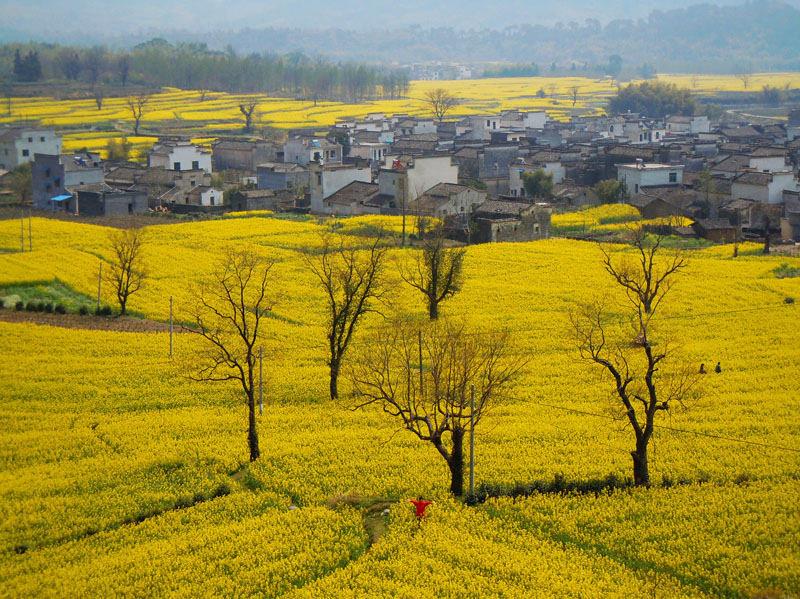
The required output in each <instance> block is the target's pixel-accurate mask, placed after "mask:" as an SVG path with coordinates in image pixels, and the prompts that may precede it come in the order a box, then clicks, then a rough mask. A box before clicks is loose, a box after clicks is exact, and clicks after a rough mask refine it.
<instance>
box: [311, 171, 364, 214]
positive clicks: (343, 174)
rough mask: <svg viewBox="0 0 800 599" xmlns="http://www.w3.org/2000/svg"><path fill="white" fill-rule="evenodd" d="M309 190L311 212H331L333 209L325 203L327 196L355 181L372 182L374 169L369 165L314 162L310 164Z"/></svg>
mask: <svg viewBox="0 0 800 599" xmlns="http://www.w3.org/2000/svg"><path fill="white" fill-rule="evenodd" d="M308 170H309V176H310V180H309V183H310V184H309V191H310V195H311V212H314V213H316V214H330V213H331V211H332V209H331V207H330V206H326V205H325V203H324V200H325V198H327V197H329V196H331V195H333V194H334V193H336V192H337V191H339V190H340V189H342V188H343V187H344V186H346V185H349V184H350V183H352V182H353V181H361V182H362V183H370V182H371V181H372V169H371V168H370V167H368V166H358V165H355V164H326V165H320V164H317V163H314V162H310V163H309V164H308Z"/></svg>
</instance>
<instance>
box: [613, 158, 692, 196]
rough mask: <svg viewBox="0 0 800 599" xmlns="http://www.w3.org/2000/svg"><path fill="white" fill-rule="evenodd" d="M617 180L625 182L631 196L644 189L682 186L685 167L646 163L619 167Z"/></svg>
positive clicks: (640, 162) (639, 162)
mask: <svg viewBox="0 0 800 599" xmlns="http://www.w3.org/2000/svg"><path fill="white" fill-rule="evenodd" d="M617 180H618V181H624V182H625V184H626V185H627V186H628V191H629V192H630V193H631V194H637V193H639V190H640V189H641V188H642V187H656V186H661V185H680V184H681V183H682V182H683V166H682V165H677V164H675V165H673V164H658V163H645V162H644V161H642V160H638V161H637V162H636V163H635V164H619V165H617Z"/></svg>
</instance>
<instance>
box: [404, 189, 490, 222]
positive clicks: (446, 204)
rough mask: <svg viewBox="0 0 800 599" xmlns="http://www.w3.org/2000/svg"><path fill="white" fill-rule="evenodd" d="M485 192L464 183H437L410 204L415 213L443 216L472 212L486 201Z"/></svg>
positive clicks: (464, 214)
mask: <svg viewBox="0 0 800 599" xmlns="http://www.w3.org/2000/svg"><path fill="white" fill-rule="evenodd" d="M486 197H487V194H486V192H485V191H480V190H477V189H474V188H472V187H468V186H466V185H457V184H454V183H439V184H438V185H434V186H433V187H432V188H431V189H429V190H427V191H426V192H425V193H424V194H422V195H421V196H420V197H418V198H417V199H416V200H415V201H414V202H413V203H412V204H411V206H410V207H411V210H412V212H414V213H415V214H421V215H424V216H433V217H435V218H444V217H446V216H464V217H467V216H469V215H470V214H472V211H473V209H474V208H475V207H477V206H480V205H481V204H483V203H484V202H485V201H486Z"/></svg>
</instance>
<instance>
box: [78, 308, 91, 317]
mask: <svg viewBox="0 0 800 599" xmlns="http://www.w3.org/2000/svg"><path fill="white" fill-rule="evenodd" d="M88 313H89V308H87V307H86V306H81V307H80V308H79V309H78V314H80V315H81V316H86V315H87V314H88Z"/></svg>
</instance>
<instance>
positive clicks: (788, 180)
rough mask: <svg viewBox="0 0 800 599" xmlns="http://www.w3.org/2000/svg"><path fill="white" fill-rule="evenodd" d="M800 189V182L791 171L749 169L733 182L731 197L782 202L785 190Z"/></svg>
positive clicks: (768, 202)
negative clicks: (767, 171)
mask: <svg viewBox="0 0 800 599" xmlns="http://www.w3.org/2000/svg"><path fill="white" fill-rule="evenodd" d="M799 190H800V184H798V181H797V179H795V178H794V173H792V172H791V171H784V172H781V173H765V172H759V171H747V172H744V173H741V174H740V175H738V176H737V177H736V178H735V179H734V180H733V181H732V182H731V199H734V200H755V201H757V202H764V203H766V204H780V203H781V202H783V192H784V191H799Z"/></svg>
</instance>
